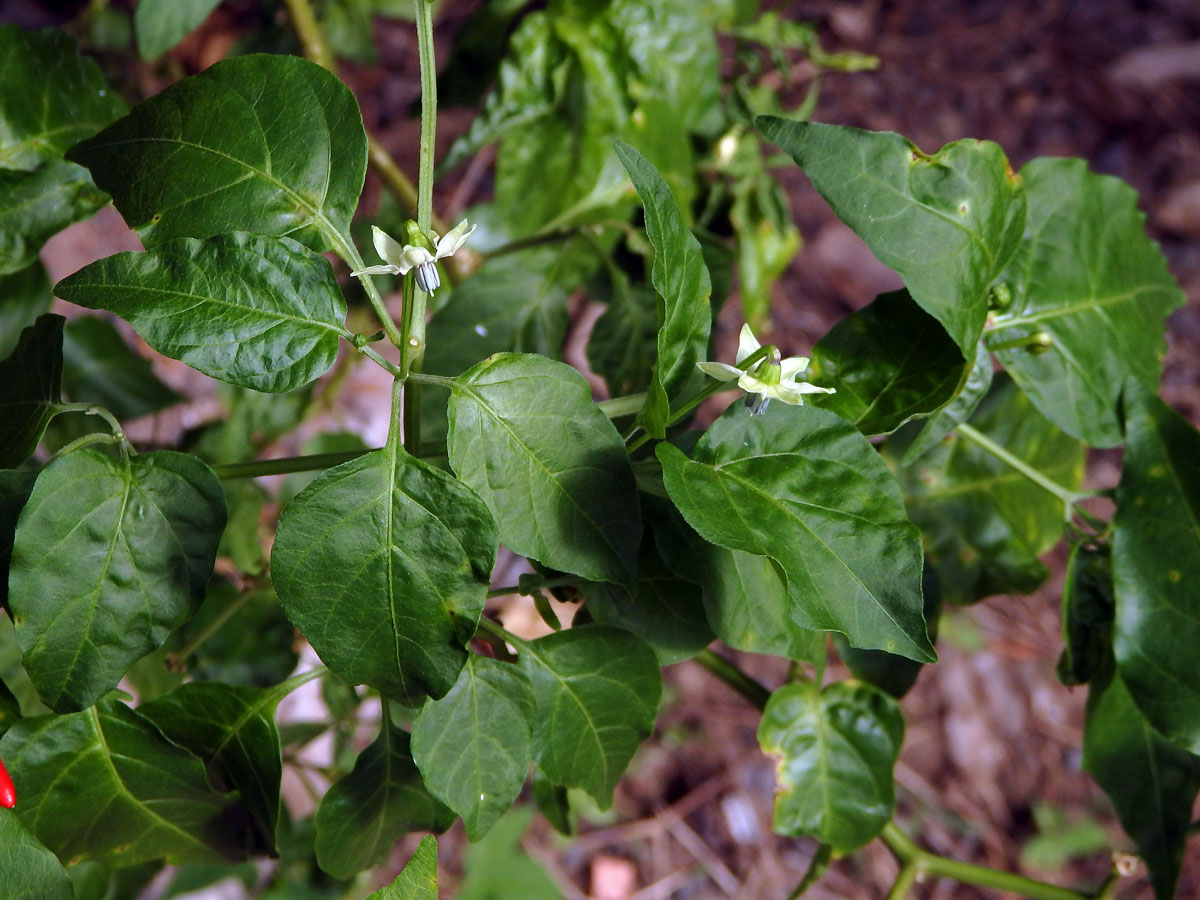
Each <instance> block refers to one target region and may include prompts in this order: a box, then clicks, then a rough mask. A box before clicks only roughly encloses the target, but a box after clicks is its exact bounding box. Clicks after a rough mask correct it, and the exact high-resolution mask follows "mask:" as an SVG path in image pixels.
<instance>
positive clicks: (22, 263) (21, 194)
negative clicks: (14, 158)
mask: <svg viewBox="0 0 1200 900" xmlns="http://www.w3.org/2000/svg"><path fill="white" fill-rule="evenodd" d="M107 202H108V195H107V194H105V193H104V192H103V191H101V190H100V189H99V188H97V187H96V186H95V185H94V184H92V176H91V175H89V174H88V171H87V169H84V168H82V167H80V166H77V165H75V164H74V163H69V162H65V161H64V160H61V159H53V160H50V161H49V162H47V163H46V164H45V165H43V166H42V167H41V168H39V169H37V170H36V171H33V172H19V171H16V172H14V171H9V170H7V169H0V275H7V274H10V273H12V272H19V271H20V270H21V269H24V268H26V267H28V266H30V265H32V263H33V262H34V261H35V260H36V259H37V256H38V253H39V252H40V251H41V249H42V245H43V244H45V243H46V241H47V240H48V239H49V238H50V237H51V236H53V235H55V234H58V232H60V231H62V230H63V229H64V228H66V227H67V226H68V225H70V224H71V223H72V222H79V221H81V220H83V219H86V218H87V217H88V216H90V215H91V214H92V213H94V212H95V211H96V210H98V209H99V208H100V207H102V206H104V204H106V203H107Z"/></svg>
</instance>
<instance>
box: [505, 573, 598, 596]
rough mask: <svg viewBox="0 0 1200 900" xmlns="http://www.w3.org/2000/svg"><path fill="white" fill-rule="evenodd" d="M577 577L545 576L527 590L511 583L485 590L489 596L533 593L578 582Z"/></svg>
mask: <svg viewBox="0 0 1200 900" xmlns="http://www.w3.org/2000/svg"><path fill="white" fill-rule="evenodd" d="M578 583H579V579H578V578H576V577H575V576H574V575H564V576H562V577H560V578H547V579H546V580H545V581H539V582H538V583H537V584H535V585H532V586H531V587H530V588H529V589H528V590H527V589H525V588H524V587H523V586H522V585H519V584H513V585H509V586H508V587H499V588H492V589H491V590H490V591H488V592H487V596H488V597H489V598H490V597H507V596H508V595H509V594H533V593H536V592H537V591H540V590H548V589H550V588H556V587H568V586H570V585H572V584H578Z"/></svg>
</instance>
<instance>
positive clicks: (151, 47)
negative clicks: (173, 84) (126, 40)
mask: <svg viewBox="0 0 1200 900" xmlns="http://www.w3.org/2000/svg"><path fill="white" fill-rule="evenodd" d="M220 4H221V0H138V5H137V7H136V8H135V9H134V11H133V27H134V31H135V33H136V34H137V46H138V55H140V56H141V57H142V59H144V60H145V61H146V62H153V61H154V60H156V59H158V58H159V57H160V56H162V55H163V54H164V53H166V52H167V51H168V50H170V49H171V48H172V47H174V46H175V45H176V44H178V43H179V42H180V41H182V40H183V39H184V38H185V37H187V36H188V34H190V33H191V32H192V31H193V30H194V29H195V28H197V27H199V25H200V23H202V22H203V21H204V20H205V19H207V18H208V16H209V13H211V12H212V11H213V10H214V9H216V8H217V7H218V6H219V5H220Z"/></svg>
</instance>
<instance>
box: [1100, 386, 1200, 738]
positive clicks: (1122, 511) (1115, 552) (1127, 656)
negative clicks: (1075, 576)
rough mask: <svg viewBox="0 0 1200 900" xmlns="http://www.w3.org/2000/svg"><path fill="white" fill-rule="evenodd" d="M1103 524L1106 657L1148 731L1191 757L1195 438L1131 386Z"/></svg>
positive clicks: (1199, 717) (1198, 476) (1194, 732)
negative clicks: (1108, 547) (1108, 549)
mask: <svg viewBox="0 0 1200 900" xmlns="http://www.w3.org/2000/svg"><path fill="white" fill-rule="evenodd" d="M1124 405H1125V456H1124V460H1123V463H1122V470H1121V483H1120V485H1119V486H1118V487H1117V511H1116V515H1115V516H1114V517H1113V523H1112V528H1113V537H1112V577H1113V587H1114V589H1115V594H1116V621H1115V623H1114V631H1113V651H1114V652H1115V653H1116V657H1117V669H1118V671H1119V672H1120V673H1121V680H1122V681H1124V683H1125V686H1126V687H1128V688H1129V693H1130V695H1131V696H1132V697H1133V701H1134V703H1136V704H1137V707H1138V709H1140V710H1141V711H1142V715H1144V716H1145V717H1146V719H1147V720H1149V722H1150V724H1151V725H1153V726H1154V727H1155V728H1157V729H1158V730H1159V731H1161V732H1162V733H1163V734H1164V735H1166V737H1167V738H1169V739H1170V740H1172V741H1174V742H1175V743H1176V744H1178V745H1179V746H1181V747H1183V748H1185V749H1187V750H1190V751H1191V752H1193V753H1197V752H1200V687H1197V685H1196V678H1195V670H1196V659H1195V656H1196V654H1195V648H1196V647H1197V645H1198V642H1200V595H1198V594H1197V592H1196V586H1195V581H1194V578H1195V573H1197V572H1200V465H1198V463H1197V461H1198V460H1200V432H1197V431H1196V429H1195V428H1193V427H1192V426H1191V425H1190V424H1188V422H1187V420H1186V419H1184V418H1183V417H1182V416H1180V415H1179V414H1178V413H1176V412H1175V411H1174V410H1172V409H1171V408H1170V407H1169V406H1167V405H1166V404H1165V403H1163V402H1162V401H1161V400H1160V399H1158V397H1156V396H1155V395H1154V394H1153V393H1152V392H1151V391H1150V390H1149V389H1147V388H1146V387H1144V386H1143V385H1142V384H1141V383H1140V382H1138V381H1136V380H1135V379H1130V380H1129V381H1127V382H1126V387H1125V397H1124Z"/></svg>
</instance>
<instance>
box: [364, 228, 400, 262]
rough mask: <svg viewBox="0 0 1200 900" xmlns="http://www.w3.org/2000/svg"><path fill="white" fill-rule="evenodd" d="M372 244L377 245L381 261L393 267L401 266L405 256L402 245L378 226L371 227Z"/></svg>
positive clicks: (376, 250) (376, 248)
mask: <svg viewBox="0 0 1200 900" xmlns="http://www.w3.org/2000/svg"><path fill="white" fill-rule="evenodd" d="M371 243H373V244H374V245H375V252H376V253H378V254H379V258H380V259H385V260H387V261H388V262H389V263H390V264H391V265H393V266H399V265H400V258H401V257H402V256H403V255H404V248H403V247H402V246H401V245H400V242H399V241H397V240H396V239H395V238H394V237H392V236H391V235H390V234H388V233H387V232H386V231H384V230H383V229H382V228H380V227H379V226H378V225H372V226H371Z"/></svg>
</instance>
